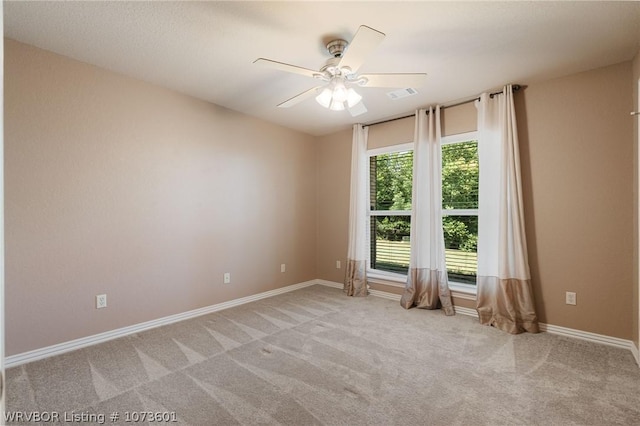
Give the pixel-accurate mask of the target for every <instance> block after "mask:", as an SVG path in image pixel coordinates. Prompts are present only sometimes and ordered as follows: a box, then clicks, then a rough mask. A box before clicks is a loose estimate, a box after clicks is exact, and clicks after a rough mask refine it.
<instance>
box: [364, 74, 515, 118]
mask: <svg viewBox="0 0 640 426" xmlns="http://www.w3.org/2000/svg"><path fill="white" fill-rule="evenodd" d="M512 87H513V91H514V92H517V91H518V90H520V89H521V88H522V86H520V85H519V84H514V85H513V86H512ZM502 92H503V90H500V91H498V92H493V93H490V94H489V97H490V98H493V97H494V96H496V95H499V94H501V93H502ZM477 100H480V97H479V96H476V97H475V98H471V99H468V100H466V101H461V102H456V103H454V104H450V105H443V106H441V107H440V109H447V108H451V107H455V106H459V105H464V104H468V103H469V102H475V101H477ZM426 112H427V114H428V113H429V111H426ZM414 116H415V114H409V115H404V116H402V117H396V118H390V119H388V120H382V121H376V122H374V123H369V124H364V125H363V127H369V126H375V125H376V124H383V123H390V122H392V121H396V120H403V119H405V118H409V117H414Z"/></svg>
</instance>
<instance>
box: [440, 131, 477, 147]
mask: <svg viewBox="0 0 640 426" xmlns="http://www.w3.org/2000/svg"><path fill="white" fill-rule="evenodd" d="M476 140H478V132H476V131H475V130H474V131H473V132H465V133H458V134H455V135H449V136H443V137H442V138H441V139H440V144H441V145H449V144H452V143H461V142H469V141H476Z"/></svg>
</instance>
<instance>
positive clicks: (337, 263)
mask: <svg viewBox="0 0 640 426" xmlns="http://www.w3.org/2000/svg"><path fill="white" fill-rule="evenodd" d="M340 268H342V263H341V262H340V261H339V260H336V269H340Z"/></svg>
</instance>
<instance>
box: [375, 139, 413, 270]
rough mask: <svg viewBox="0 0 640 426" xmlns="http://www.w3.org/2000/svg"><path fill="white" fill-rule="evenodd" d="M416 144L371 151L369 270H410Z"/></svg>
mask: <svg viewBox="0 0 640 426" xmlns="http://www.w3.org/2000/svg"><path fill="white" fill-rule="evenodd" d="M412 180H413V144H406V145H397V146H394V147H389V148H383V149H378V150H372V151H369V194H370V206H371V208H370V235H369V236H370V238H369V242H370V246H369V248H370V257H369V262H370V264H369V269H375V270H377V271H385V272H387V273H388V272H391V273H397V274H403V275H406V274H407V271H408V270H409V258H410V247H411V246H410V243H409V235H410V232H411V187H412V185H413V182H412Z"/></svg>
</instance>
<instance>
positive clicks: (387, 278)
mask: <svg viewBox="0 0 640 426" xmlns="http://www.w3.org/2000/svg"><path fill="white" fill-rule="evenodd" d="M367 280H368V281H369V282H371V283H374V284H382V285H387V286H389V287H399V288H404V287H405V284H406V282H407V276H406V275H401V274H394V273H391V272H389V273H384V272H379V271H374V270H371V269H370V270H368V271H367ZM449 290H451V296H453V297H456V298H458V299H466V300H476V286H474V285H470V284H463V283H457V282H449Z"/></svg>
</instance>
